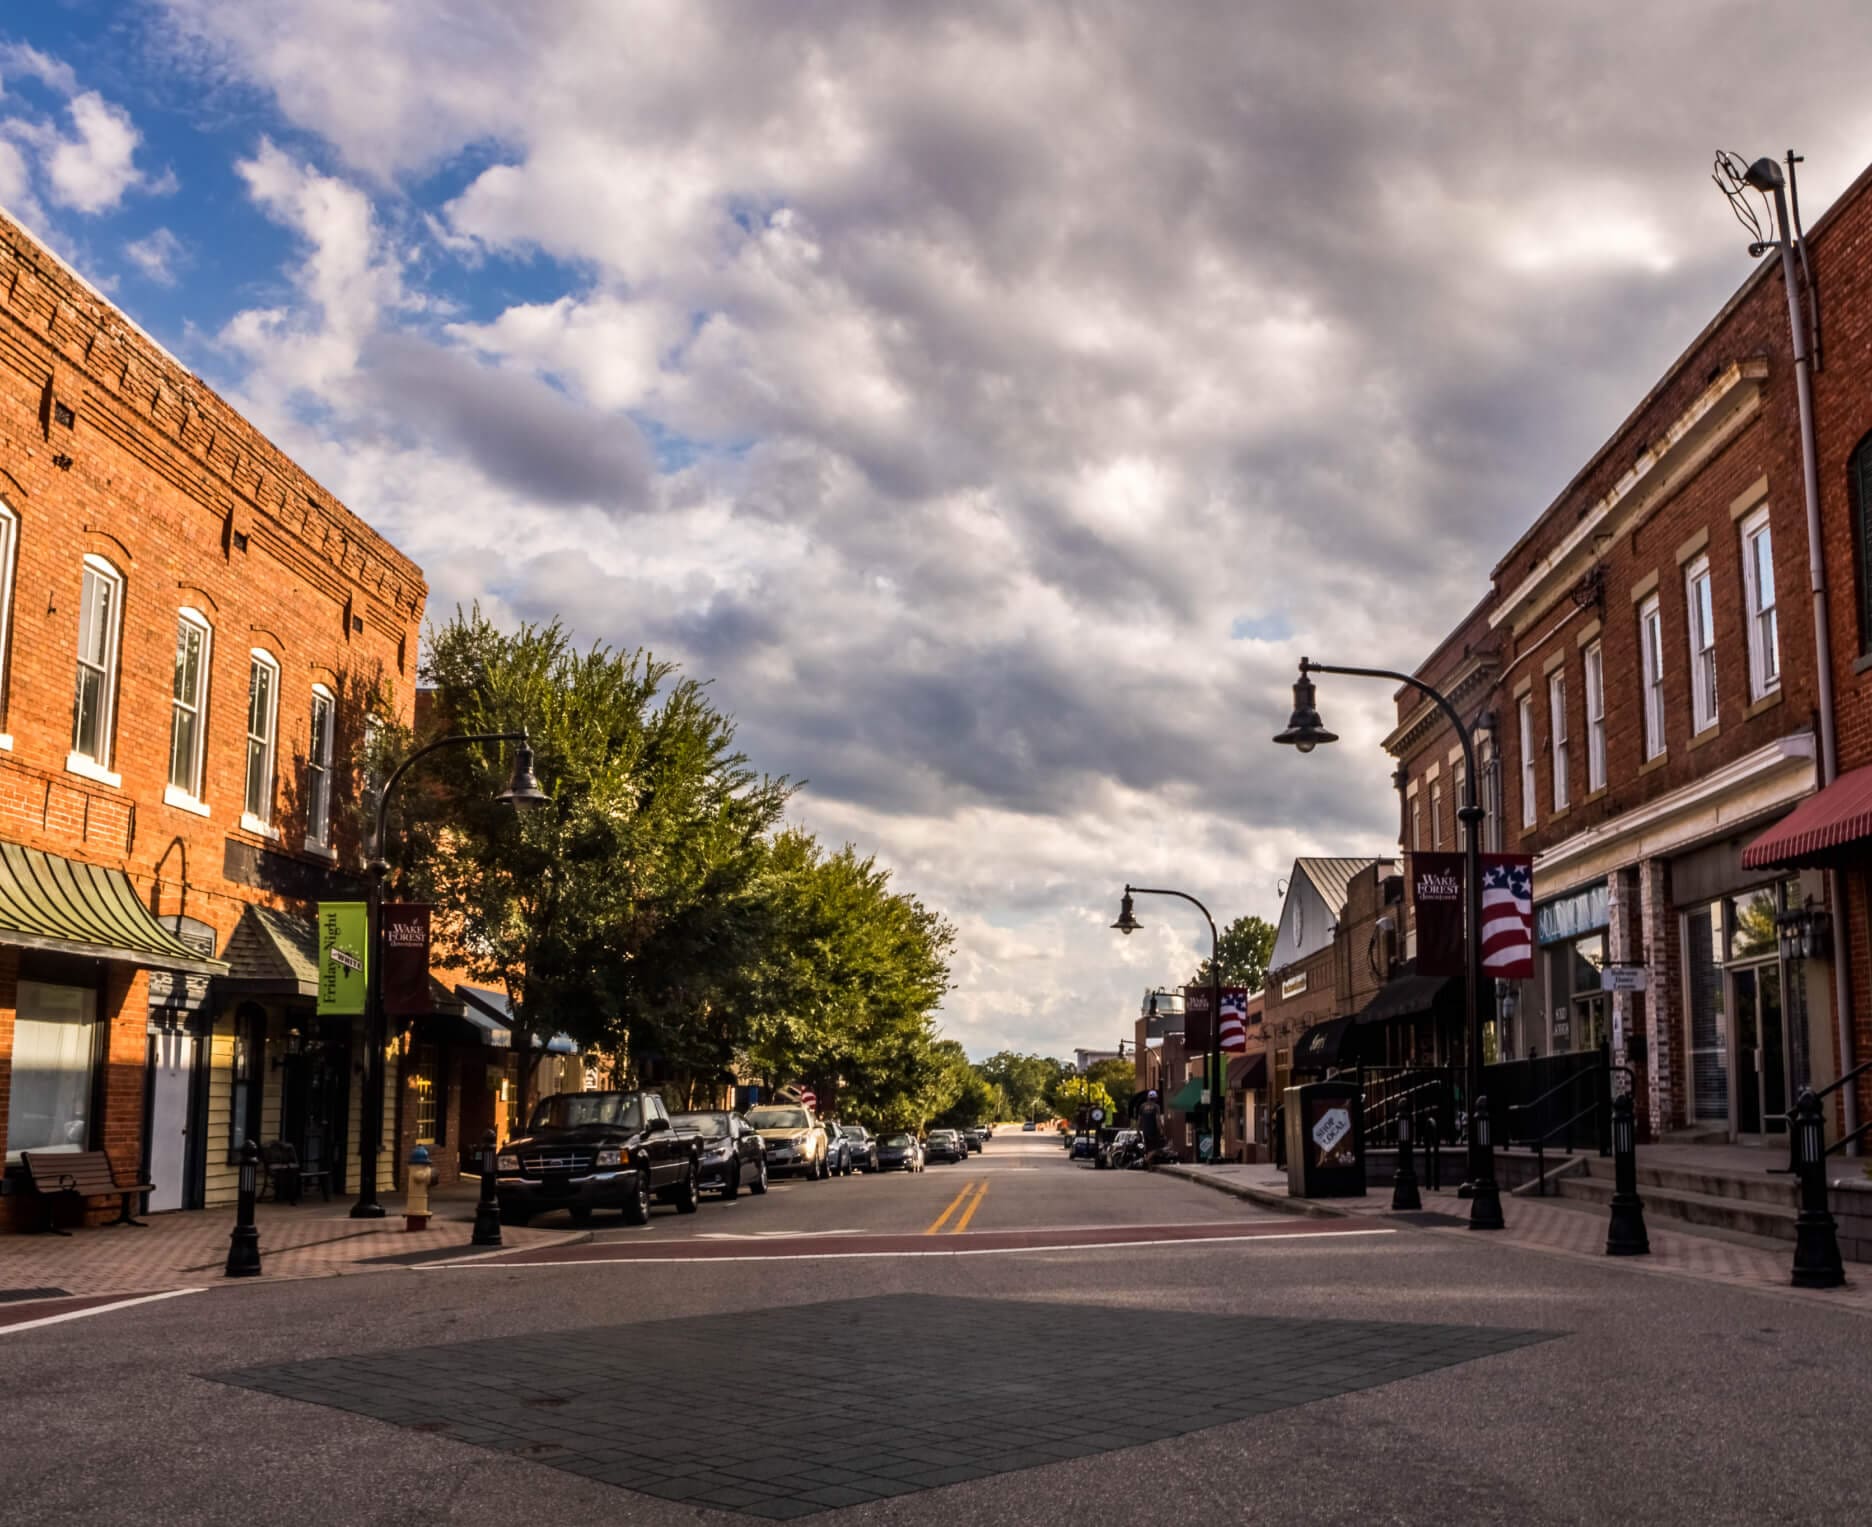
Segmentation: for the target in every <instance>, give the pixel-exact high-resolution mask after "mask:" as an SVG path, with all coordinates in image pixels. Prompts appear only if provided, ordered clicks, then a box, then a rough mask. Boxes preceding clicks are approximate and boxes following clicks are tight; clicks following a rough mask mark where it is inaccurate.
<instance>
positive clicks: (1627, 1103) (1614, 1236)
mask: <svg viewBox="0 0 1872 1527" xmlns="http://www.w3.org/2000/svg"><path fill="white" fill-rule="evenodd" d="M1612 1177H1613V1182H1612V1219H1611V1221H1610V1223H1608V1224H1607V1226H1606V1238H1605V1254H1606V1255H1607V1256H1609V1257H1644V1256H1649V1255H1650V1254H1651V1237H1650V1236H1649V1235H1648V1234H1646V1232H1645V1222H1644V1200H1643V1199H1642V1198H1640V1197H1639V1196H1638V1121H1637V1120H1636V1119H1635V1118H1634V1117H1633V1116H1632V1099H1631V1094H1630V1093H1629V1092H1627V1093H1624V1094H1622V1095H1621V1096H1619V1097H1615V1098H1614V1099H1612Z"/></svg>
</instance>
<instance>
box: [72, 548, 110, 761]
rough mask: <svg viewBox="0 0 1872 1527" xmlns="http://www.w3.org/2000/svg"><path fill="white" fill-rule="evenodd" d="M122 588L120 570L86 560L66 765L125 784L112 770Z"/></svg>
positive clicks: (95, 559) (98, 560)
mask: <svg viewBox="0 0 1872 1527" xmlns="http://www.w3.org/2000/svg"><path fill="white" fill-rule="evenodd" d="M123 592H124V581H123V574H122V573H120V572H118V571H117V569H116V568H114V567H112V566H111V564H110V563H108V562H106V561H105V560H104V559H103V558H102V557H94V556H88V557H86V558H85V559H84V572H83V582H82V584H81V586H80V588H79V594H78V685H77V693H76V695H75V697H74V699H73V701H72V749H71V754H70V756H69V757H68V758H67V759H66V760H65V767H66V768H68V769H70V770H72V772H73V773H76V774H84V775H87V776H89V777H90V778H92V779H97V780H101V781H103V782H104V783H105V784H110V785H116V784H121V783H122V781H121V780H120V779H119V778H118V777H117V775H116V774H114V773H113V772H111V754H112V751H113V744H114V741H115V739H114V737H113V723H114V722H115V720H116V710H117V660H118V646H119V642H120V639H121V636H122V633H123Z"/></svg>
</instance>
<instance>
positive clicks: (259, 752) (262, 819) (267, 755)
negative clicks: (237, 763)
mask: <svg viewBox="0 0 1872 1527" xmlns="http://www.w3.org/2000/svg"><path fill="white" fill-rule="evenodd" d="M250 655H251V657H252V660H253V661H252V665H251V666H250V667H249V668H248V670H247V799H246V802H245V805H246V809H245V810H244V811H243V812H242V813H241V826H242V827H244V828H246V829H247V831H249V832H257V833H262V834H264V835H265V836H267V837H278V836H279V833H278V830H277V829H276V828H275V827H274V826H273V757H274V750H275V746H276V744H277V742H278V739H279V672H280V670H279V662H278V660H277V659H275V658H274V656H273V654H272V653H270V652H268V651H267V650H266V649H265V648H264V647H255V648H253V649H252V652H251V654H250Z"/></svg>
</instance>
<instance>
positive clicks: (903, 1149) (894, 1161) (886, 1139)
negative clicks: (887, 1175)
mask: <svg viewBox="0 0 1872 1527" xmlns="http://www.w3.org/2000/svg"><path fill="white" fill-rule="evenodd" d="M877 1163H878V1170H879V1171H880V1172H896V1171H905V1172H920V1171H922V1170H923V1147H922V1146H920V1145H918V1144H917V1137H916V1136H915V1135H911V1134H905V1133H903V1132H901V1131H899V1132H898V1133H896V1134H890V1135H884V1136H882V1137H880V1139H879V1140H878V1143H877Z"/></svg>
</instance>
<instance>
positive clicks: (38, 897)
mask: <svg viewBox="0 0 1872 1527" xmlns="http://www.w3.org/2000/svg"><path fill="white" fill-rule="evenodd" d="M0 943H4V944H17V945H20V946H22V947H23V948H27V949H52V950H57V951H58V952H59V953H61V954H77V955H84V956H86V957H87V958H89V959H94V960H122V961H125V962H126V963H128V964H132V965H145V966H150V967H152V968H154V969H157V970H182V971H191V972H193V973H194V974H196V975H204V976H218V975H220V974H222V973H223V972H224V971H225V970H226V969H227V966H226V965H224V964H222V963H221V961H219V960H210V959H204V958H203V957H202V956H201V955H200V954H198V953H196V951H195V950H193V949H191V948H189V946H188V945H187V944H185V943H183V942H182V940H181V939H179V938H177V937H176V936H175V935H174V934H173V933H171V932H170V931H169V930H168V929H167V928H165V927H164V926H163V925H162V924H161V923H159V922H157V921H156V919H155V917H154V916H152V915H151V913H150V910H149V909H148V908H147V907H145V906H144V905H143V903H142V902H141V901H140V900H138V899H137V894H136V891H135V890H134V889H133V888H132V887H131V884H130V878H129V876H127V875H125V874H124V872H123V871H122V870H112V869H105V868H104V867H103V866H102V865H99V864H83V863H80V862H79V861H78V860H76V859H66V858H63V857H61V856H60V855H58V854H48V853H45V852H43V851H42V850H40V849H37V848H25V847H22V846H21V845H20V844H18V843H0Z"/></svg>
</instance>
